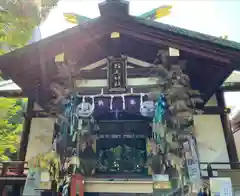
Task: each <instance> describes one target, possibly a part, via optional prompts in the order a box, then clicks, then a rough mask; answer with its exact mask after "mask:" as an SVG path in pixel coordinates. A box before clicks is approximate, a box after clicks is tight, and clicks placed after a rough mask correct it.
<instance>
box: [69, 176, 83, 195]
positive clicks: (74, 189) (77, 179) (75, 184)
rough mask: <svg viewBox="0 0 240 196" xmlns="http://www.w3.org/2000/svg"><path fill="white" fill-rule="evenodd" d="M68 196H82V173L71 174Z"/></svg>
mask: <svg viewBox="0 0 240 196" xmlns="http://www.w3.org/2000/svg"><path fill="white" fill-rule="evenodd" d="M70 191H71V194H70V196H77V193H78V196H84V178H83V176H82V175H79V174H73V175H72V180H71V188H70Z"/></svg>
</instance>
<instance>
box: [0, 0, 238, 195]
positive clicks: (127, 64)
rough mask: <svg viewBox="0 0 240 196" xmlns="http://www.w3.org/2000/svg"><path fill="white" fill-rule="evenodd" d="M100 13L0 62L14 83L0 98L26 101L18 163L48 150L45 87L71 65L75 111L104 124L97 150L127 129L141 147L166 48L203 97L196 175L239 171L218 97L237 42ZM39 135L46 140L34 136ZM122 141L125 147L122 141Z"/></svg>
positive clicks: (117, 6) (231, 83)
mask: <svg viewBox="0 0 240 196" xmlns="http://www.w3.org/2000/svg"><path fill="white" fill-rule="evenodd" d="M99 10H100V14H101V16H100V17H98V18H96V19H93V20H91V21H88V22H86V23H84V24H80V25H78V26H76V27H73V28H71V29H68V30H65V31H63V32H61V33H58V34H56V35H53V36H51V37H48V38H46V39H43V40H41V41H39V42H36V43H33V44H31V45H28V46H25V47H24V48H22V49H18V50H16V51H13V52H10V53H8V54H6V55H4V56H1V57H0V70H1V71H2V73H3V75H4V77H5V79H11V80H12V81H13V82H14V84H12V83H11V84H9V85H11V86H9V87H10V88H11V90H10V89H9V90H4V89H1V87H0V95H1V96H2V97H26V98H28V104H27V110H26V115H25V116H24V118H25V123H24V129H23V133H22V139H21V143H20V157H19V159H20V161H25V160H26V161H28V160H29V159H30V158H32V157H34V156H36V155H37V154H38V153H42V152H46V151H48V149H50V148H51V146H52V136H53V131H54V128H53V127H54V123H55V121H56V116H55V114H56V113H55V111H52V110H51V109H52V108H51V104H50V103H51V101H52V100H53V99H54V98H55V97H54V95H53V92H52V89H51V88H50V86H51V84H52V83H55V82H58V83H61V82H64V81H65V80H66V78H56V77H55V76H56V75H57V71H58V69H57V67H59V66H61V64H63V63H65V64H66V65H68V66H69V69H72V67H71V64H74V66H75V69H74V73H73V82H74V87H75V89H77V91H78V94H79V97H80V98H79V103H78V104H79V105H80V104H81V103H82V102H87V104H86V108H81V107H80V106H79V107H78V109H79V110H80V112H81V114H82V115H83V114H84V112H85V113H86V115H88V114H89V113H94V114H95V115H96V118H97V119H98V120H99V121H100V122H101V123H102V124H101V126H102V129H103V130H104V131H103V133H102V138H100V140H101V141H100V140H99V142H98V144H97V148H99V149H100V148H112V147H111V146H110V145H111V144H112V143H115V144H116V143H118V136H117V135H118V134H119V133H121V134H122V132H124V133H125V131H126V135H128V134H127V132H129V131H133V132H134V133H135V135H138V142H137V143H136V144H134V145H138V146H141V145H142V143H141V142H142V141H143V138H145V137H147V135H148V134H149V129H150V128H149V126H148V123H146V122H150V121H151V119H149V118H147V117H146V116H147V115H146V112H148V109H149V108H148V107H149V106H148V104H147V103H145V102H147V99H146V95H147V94H148V93H149V92H150V91H151V89H152V88H153V87H154V86H155V85H156V81H157V79H156V77H155V75H154V73H152V72H150V68H151V67H152V66H153V63H154V61H155V59H156V57H157V54H158V52H159V51H168V53H169V56H170V62H171V64H174V65H178V64H181V63H182V62H185V63H186V64H185V66H186V67H185V72H186V74H187V75H188V76H189V77H190V82H191V87H192V89H194V90H198V91H199V92H200V94H201V98H202V99H203V100H204V104H203V105H200V106H199V108H200V109H202V110H203V111H204V113H203V114H201V115H196V116H194V125H195V133H196V140H197V143H198V150H199V155H200V165H201V169H202V171H201V172H202V176H203V177H204V178H206V177H208V173H207V171H206V169H207V165H208V164H209V163H211V167H212V168H213V169H214V172H213V173H214V174H213V175H217V174H216V172H217V169H223V170H224V169H227V170H231V169H238V168H239V165H238V164H236V163H238V162H239V156H238V151H237V147H236V143H235V140H234V137H233V134H232V130H231V127H230V122H229V120H228V114H229V112H230V109H228V108H227V107H226V104H225V101H224V96H223V93H224V91H225V90H226V89H227V90H232V89H234V88H237V86H238V83H237V84H236V85H235V82H236V81H235V80H236V79H234V78H233V77H234V76H233V75H231V74H232V72H234V71H238V70H240V44H238V43H235V42H232V41H228V40H224V39H221V38H217V37H213V36H210V35H205V34H202V33H198V32H194V31H190V30H186V29H182V28H179V27H174V26H170V25H167V24H163V23H159V22H154V21H151V20H148V19H141V18H138V17H135V16H131V15H129V5H128V2H124V1H123V2H110V1H109V2H108V1H107V2H103V3H100V4H99ZM160 63H162V62H160ZM116 71H117V72H118V73H119V74H118V75H117V77H116V74H115V75H114V73H115V72H116ZM234 73H235V72H234ZM230 75H231V76H230ZM150 109H151V108H150ZM111 111H114V112H111ZM101 126H100V129H101ZM129 127H130V128H129ZM130 129H131V130H130ZM138 131H139V132H140V134H138V133H137V132H138ZM113 135H114V136H113ZM39 137H40V138H45V139H41V140H39V139H36V138H39ZM127 137H128V136H126V138H127ZM126 138H125V139H126ZM110 139H112V142H110ZM129 139H130V138H129ZM129 141H130V140H128V142H129ZM121 142H123V145H125V143H124V142H126V140H122V141H121ZM130 142H131V141H130ZM144 142H145V141H144ZM107 144H109V146H107ZM104 145H105V146H104ZM121 145H122V144H121ZM144 145H145V146H146V143H144ZM103 146H104V147H103ZM137 148H138V147H136V149H137ZM139 148H142V147H139ZM144 148H145V147H144ZM97 150H98V149H97ZM96 187H97V185H96ZM143 187H144V186H143ZM101 188H102V187H101ZM102 189H104V188H102ZM146 189H147V188H146ZM109 191H111V190H110V188H109ZM143 192H144V190H143ZM146 192H147V191H145V192H144V193H146Z"/></svg>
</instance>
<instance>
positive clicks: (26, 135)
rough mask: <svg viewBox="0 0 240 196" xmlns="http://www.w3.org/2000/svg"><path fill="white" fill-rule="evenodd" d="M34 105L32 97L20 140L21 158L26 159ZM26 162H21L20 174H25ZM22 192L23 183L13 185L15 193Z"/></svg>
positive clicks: (21, 159) (25, 114)
mask: <svg viewBox="0 0 240 196" xmlns="http://www.w3.org/2000/svg"><path fill="white" fill-rule="evenodd" d="M33 106H34V101H33V100H32V99H28V103H27V111H26V112H25V113H24V124H23V131H22V137H21V141H20V149H19V155H18V156H19V157H18V158H19V160H20V161H25V158H26V154H27V147H28V139H29V134H30V129H31V123H32V114H33ZM24 165H25V164H24V163H23V164H19V168H18V169H19V174H20V175H21V174H23V172H24ZM20 192H21V185H18V184H16V185H13V195H20Z"/></svg>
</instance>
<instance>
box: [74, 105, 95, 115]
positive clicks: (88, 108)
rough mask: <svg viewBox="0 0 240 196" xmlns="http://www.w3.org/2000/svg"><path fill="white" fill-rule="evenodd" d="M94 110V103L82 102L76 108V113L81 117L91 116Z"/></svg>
mask: <svg viewBox="0 0 240 196" xmlns="http://www.w3.org/2000/svg"><path fill="white" fill-rule="evenodd" d="M93 110H94V103H93V104H90V103H88V102H82V103H80V104H79V105H78V106H77V108H76V114H77V116H79V117H89V116H91V115H92V113H93Z"/></svg>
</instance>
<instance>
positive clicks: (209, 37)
mask: <svg viewBox="0 0 240 196" xmlns="http://www.w3.org/2000/svg"><path fill="white" fill-rule="evenodd" d="M133 18H134V20H137V22H140V23H142V24H144V25H147V26H150V27H153V28H158V29H162V30H163V31H170V32H172V33H176V34H180V35H183V36H188V37H192V38H195V39H199V40H202V41H208V42H211V43H213V44H218V45H221V46H224V47H229V48H232V49H235V50H240V43H239V42H236V41H232V40H225V39H222V38H219V37H216V36H213V35H209V34H205V33H200V32H197V31H193V30H189V29H185V28H182V27H177V26H173V25H170V24H165V23H162V22H157V21H151V20H147V19H142V18H138V17H135V16H133Z"/></svg>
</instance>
